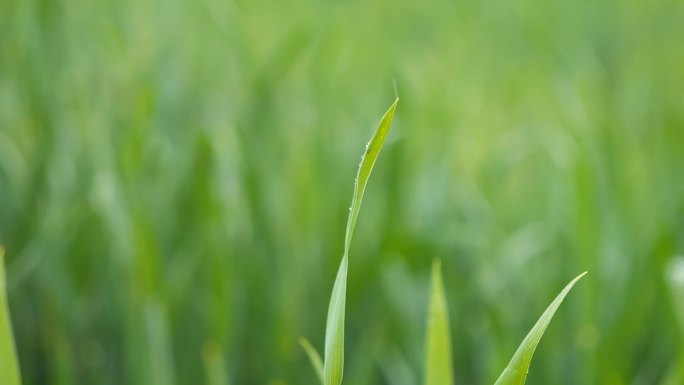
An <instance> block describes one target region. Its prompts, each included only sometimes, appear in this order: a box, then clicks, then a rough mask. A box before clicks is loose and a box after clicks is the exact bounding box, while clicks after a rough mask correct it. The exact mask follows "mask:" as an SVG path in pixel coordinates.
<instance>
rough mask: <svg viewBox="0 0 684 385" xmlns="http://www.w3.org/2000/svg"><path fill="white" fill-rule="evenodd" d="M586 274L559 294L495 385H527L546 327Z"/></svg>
mask: <svg viewBox="0 0 684 385" xmlns="http://www.w3.org/2000/svg"><path fill="white" fill-rule="evenodd" d="M585 274H587V272H586V271H585V272H584V273H582V274H580V275H579V276H577V277H576V278H575V279H573V280H572V281H571V282H570V283H569V284H568V285H567V286H565V288H564V289H563V291H561V292H560V294H558V297H556V299H554V300H553V302H551V305H549V307H548V308H546V311H544V314H542V316H541V317H540V318H539V320H538V321H537V323H536V324H535V325H534V327H533V328H532V330H530V332H529V333H528V334H527V336H526V337H525V339H524V340H523V342H522V343H521V344H520V347H518V350H517V351H516V352H515V354H514V355H513V358H512V359H511V362H510V363H509V364H508V366H507V367H506V369H504V371H503V373H501V376H499V379H498V380H496V383H495V384H494V385H523V384H524V383H525V380H526V379H527V372H528V370H529V368H530V362H531V361H532V355H534V351H535V349H536V348H537V345H538V344H539V340H541V337H542V335H543V334H544V331H546V327H547V326H549V322H551V319H552V318H553V315H554V314H555V313H556V310H558V307H559V306H560V304H561V302H563V299H565V296H566V295H567V294H568V292H570V289H572V287H573V286H574V285H575V283H577V281H579V280H580V278H582V277H584V275H585Z"/></svg>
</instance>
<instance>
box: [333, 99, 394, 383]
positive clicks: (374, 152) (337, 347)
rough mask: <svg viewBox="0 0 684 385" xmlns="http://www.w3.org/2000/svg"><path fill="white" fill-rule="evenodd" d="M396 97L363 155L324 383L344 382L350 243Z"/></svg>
mask: <svg viewBox="0 0 684 385" xmlns="http://www.w3.org/2000/svg"><path fill="white" fill-rule="evenodd" d="M398 101H399V99H396V100H395V101H394V103H392V105H391V106H390V108H389V109H388V110H387V112H385V115H384V116H383V117H382V119H381V120H380V124H379V125H378V128H377V129H376V130H375V133H374V134H373V136H372V137H371V140H370V141H369V142H368V144H367V145H366V151H365V152H364V154H363V156H362V157H361V164H359V170H358V172H357V174H356V181H355V182H354V195H353V196H352V203H351V207H350V208H349V218H348V219H347V231H346V234H345V239H344V255H343V256H342V262H341V263H340V268H339V270H338V271H337V277H336V278H335V284H334V285H333V291H332V296H331V297H330V305H329V306H328V319H327V323H326V329H325V363H324V366H323V380H324V381H323V383H324V385H340V384H341V383H342V374H343V373H342V372H343V369H344V307H345V301H346V293H347V267H348V264H349V261H348V260H349V246H350V244H351V239H352V235H353V233H354V227H355V226H356V219H357V217H358V216H359V209H360V207H361V201H362V200H363V193H364V191H365V190H366V183H368V177H369V176H370V174H371V171H372V170H373V165H374V164H375V160H376V159H377V158H378V154H380V149H382V145H383V143H384V142H385V138H386V137H387V132H388V131H389V129H390V126H391V125H392V119H393V118H394V111H395V110H396V108H397V102H398Z"/></svg>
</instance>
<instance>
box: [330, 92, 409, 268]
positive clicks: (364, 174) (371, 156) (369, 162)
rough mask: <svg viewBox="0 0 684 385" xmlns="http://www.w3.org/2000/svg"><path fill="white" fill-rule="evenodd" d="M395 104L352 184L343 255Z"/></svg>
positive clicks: (376, 131) (345, 253)
mask: <svg viewBox="0 0 684 385" xmlns="http://www.w3.org/2000/svg"><path fill="white" fill-rule="evenodd" d="M397 103H399V99H398V98H397V99H395V100H394V103H392V105H391V106H390V108H389V109H388V110H387V112H385V115H384V116H383V117H382V119H381V120H380V124H379V125H378V128H377V129H376V130H375V133H374V134H373V136H372V137H371V139H370V141H369V142H368V144H366V151H365V152H364V154H363V156H362V157H361V164H359V170H358V172H357V174H356V180H355V182H354V195H353V197H352V203H351V207H350V208H349V218H348V219H347V232H346V234H345V237H344V255H349V246H350V244H351V240H352V235H353V233H354V227H355V226H356V218H358V216H359V209H360V208H361V201H362V200H363V193H364V192H365V191H366V183H368V177H370V174H371V171H373V166H374V165H375V160H376V159H378V154H380V149H382V145H383V143H385V138H386V137H387V133H388V132H389V129H390V126H391V125H392V120H393V119H394V111H395V110H396V109H397Z"/></svg>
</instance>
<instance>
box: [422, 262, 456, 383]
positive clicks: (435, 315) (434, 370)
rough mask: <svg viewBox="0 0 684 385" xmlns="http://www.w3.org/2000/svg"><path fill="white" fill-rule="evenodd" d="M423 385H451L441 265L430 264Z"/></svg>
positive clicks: (451, 371) (448, 337)
mask: <svg viewBox="0 0 684 385" xmlns="http://www.w3.org/2000/svg"><path fill="white" fill-rule="evenodd" d="M424 383H425V385H453V383H454V371H453V367H452V362H451V335H450V332H449V309H448V308H447V302H446V298H445V296H444V284H443V283H442V272H441V264H440V262H439V260H435V261H434V262H433V264H432V289H431V292H430V310H429V312H428V326H427V344H426V351H425V382H424Z"/></svg>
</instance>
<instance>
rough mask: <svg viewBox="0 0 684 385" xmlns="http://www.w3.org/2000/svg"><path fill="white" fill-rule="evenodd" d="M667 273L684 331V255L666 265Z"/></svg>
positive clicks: (680, 323)
mask: <svg viewBox="0 0 684 385" xmlns="http://www.w3.org/2000/svg"><path fill="white" fill-rule="evenodd" d="M665 275H666V278H667V283H668V287H669V289H670V296H671V297H672V305H673V307H674V310H675V312H676V314H677V317H678V319H679V326H681V331H682V333H684V257H682V256H679V257H674V258H672V259H671V260H670V262H669V263H668V265H667V267H666V270H665Z"/></svg>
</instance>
